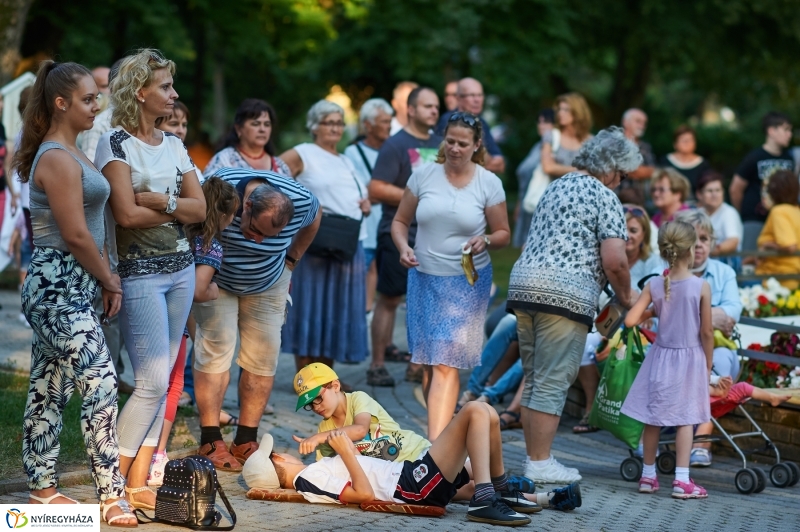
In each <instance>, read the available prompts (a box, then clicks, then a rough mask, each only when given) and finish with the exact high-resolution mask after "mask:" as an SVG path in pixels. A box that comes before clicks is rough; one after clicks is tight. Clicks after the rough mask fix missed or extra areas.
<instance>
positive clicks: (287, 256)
mask: <svg viewBox="0 0 800 532" xmlns="http://www.w3.org/2000/svg"><path fill="white" fill-rule="evenodd" d="M286 261H287V262H288V263H289V264H291V265H292V267H294V266H296V265H297V259H296V258H294V257H292V256H290V255H286Z"/></svg>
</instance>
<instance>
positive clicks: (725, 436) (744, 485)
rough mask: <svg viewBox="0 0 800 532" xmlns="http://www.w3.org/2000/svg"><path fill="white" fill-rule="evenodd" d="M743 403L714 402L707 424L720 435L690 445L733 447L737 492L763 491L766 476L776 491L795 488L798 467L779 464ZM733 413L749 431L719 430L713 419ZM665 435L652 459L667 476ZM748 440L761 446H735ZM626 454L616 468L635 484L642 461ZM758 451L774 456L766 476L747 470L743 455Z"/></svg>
mask: <svg viewBox="0 0 800 532" xmlns="http://www.w3.org/2000/svg"><path fill="white" fill-rule="evenodd" d="M647 333H649V334H651V335H652V340H651V342H652V341H654V340H655V334H653V333H651V332H650V331H647ZM747 400H748V399H745V400H743V401H741V402H735V401H730V400H728V399H727V398H725V399H721V400H719V401H716V402H714V403H713V404H712V408H711V422H712V423H713V424H714V427H715V428H716V429H717V431H719V433H720V434H721V435H722V436H721V437H720V436H711V435H709V436H695V438H694V442H695V443H712V442H720V441H723V440H724V441H726V442H727V443H728V444H730V446H731V447H733V449H734V451H736V454H738V455H739V457H740V458H741V460H742V468H741V469H739V471H737V472H736V476H735V478H734V484H735V485H736V489H737V490H739V492H740V493H743V494H745V495H749V494H751V493H760V492H762V491H764V488H765V487H766V485H767V477H769V480H770V481H771V482H772V485H773V486H775V487H776V488H787V487H790V486H794V485H796V484H797V483H798V481H800V467H798V466H797V464H795V463H794V462H781V455H780V451H778V448H777V447H776V446H775V445H774V444H773V443H772V440H771V439H770V438H769V436H768V435H767V434H766V433H765V432H764V431H763V430H762V429H761V427H759V426H758V423H756V421H755V420H754V419H753V418H752V417H751V416H750V414H749V413H748V412H747V410H745V409H744V408H743V406H742V405H743V404H744V403H745V402H747ZM733 410H737V411H738V412H739V413H740V414H741V415H742V416H744V417H745V418H746V419H747V421H748V422H749V423H750V425H751V428H752V430H751V431H750V432H743V433H740V434H731V433H729V432H728V431H726V430H725V429H724V428H722V425H720V423H719V421H717V419H718V418H720V417H722V416H724V415H725V414H728V413H729V412H732V411H733ZM668 434H670V431H669V430H662V438H665V439H661V440H660V441H659V447H660V453H659V455H658V456H657V458H656V468H657V469H658V471H659V472H660V473H662V474H664V475H671V474H673V473H675V464H676V456H675V450H674V445H675V439H674V438H672V439H669V437H668V436H667V435H668ZM750 437H758V438H761V439H763V440H764V443H763V445H760V446H757V447H753V448H746V449H743V448H741V447H740V446H739V445H737V444H736V440H737V439H741V438H750ZM628 452H629V453H630V456H629V457H628V458H626V459H625V460H623V461H622V464H621V465H620V467H619V472H620V475H622V478H623V479H624V480H627V481H629V482H635V481H638V480H639V479H640V478H641V476H642V467H643V462H642V459H641V458H640V457H638V456H635V455H634V452H633V450H629V451H628ZM760 452H767V453H771V454H774V455H775V461H774V464H773V465H772V467H771V468H770V470H769V475H767V473H766V471H764V470H763V469H762V468H760V467H757V466H754V465H752V464H751V465H750V467H748V465H747V456H748V455H751V454H754V453H760Z"/></svg>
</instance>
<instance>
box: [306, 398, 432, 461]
mask: <svg viewBox="0 0 800 532" xmlns="http://www.w3.org/2000/svg"><path fill="white" fill-rule="evenodd" d="M344 395H345V397H346V398H347V414H346V415H345V418H344V425H343V426H345V427H346V426H348V425H352V424H353V420H354V419H355V417H356V416H357V415H358V414H361V413H364V412H369V414H370V415H371V416H372V419H370V423H369V434H368V435H367V436H366V437H365V438H364V440H362V441H361V442H355V444H356V448H358V450H359V451H360V452H361V454H362V455H364V456H372V457H374V458H381V459H383V460H389V461H405V460H408V461H410V462H413V461H414V460H416V459H417V458H419V456H420V455H421V454H422V452H423V451H426V450H427V449H428V448H429V447H430V446H431V442H429V441H428V440H426V439H425V438H423V437H422V436H420V435H419V434H417V433H416V432H413V431H410V430H403V429H401V428H400V425H398V424H397V422H396V421H395V420H394V419H392V416H390V415H389V413H388V412H386V410H384V409H383V407H382V406H381V405H380V404H379V403H378V402H377V401H376V400H375V399H373V398H372V397H370V396H369V394H367V393H365V392H353V393H346V394H344ZM337 428H341V427H337V426H336V425H335V424H334V422H333V418H330V419H323V420H322V421H320V423H319V430H318V432H327V431H329V430H335V429H337ZM326 456H336V452H335V451H334V450H333V449H332V448H331V446H330V445H328V444H327V443H323V444H322V445H320V446H319V447H317V460H321V459H322V458H323V457H326Z"/></svg>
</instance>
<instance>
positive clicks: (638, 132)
mask: <svg viewBox="0 0 800 532" xmlns="http://www.w3.org/2000/svg"><path fill="white" fill-rule="evenodd" d="M622 128H623V129H624V130H625V136H627V137H628V138H630V139H640V138H642V137H643V136H644V132H645V130H647V114H646V113H645V112H644V111H642V110H641V109H637V108H635V107H632V108H630V109H628V110H627V111H625V112H624V113H623V114H622Z"/></svg>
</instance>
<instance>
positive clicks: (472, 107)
mask: <svg viewBox="0 0 800 532" xmlns="http://www.w3.org/2000/svg"><path fill="white" fill-rule="evenodd" d="M458 110H459V111H466V112H468V113H472V114H474V115H479V114H481V113H482V112H483V85H481V82H480V81H478V80H477V79H475V78H463V79H462V80H461V81H459V82H458Z"/></svg>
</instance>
